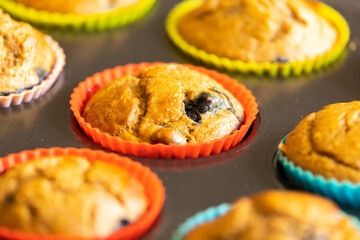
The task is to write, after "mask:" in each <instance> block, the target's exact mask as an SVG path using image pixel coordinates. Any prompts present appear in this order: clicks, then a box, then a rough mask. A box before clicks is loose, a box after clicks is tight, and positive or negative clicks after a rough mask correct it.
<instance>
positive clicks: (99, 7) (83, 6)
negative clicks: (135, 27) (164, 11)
mask: <svg viewBox="0 0 360 240" xmlns="http://www.w3.org/2000/svg"><path fill="white" fill-rule="evenodd" d="M139 1H140V0H52V1H48V0H36V1H33V0H15V2H17V3H20V4H23V5H24V6H27V7H32V8H35V9H37V10H43V11H48V12H58V13H63V14H66V13H75V14H91V13H101V12H108V11H112V10H115V9H117V8H121V7H127V6H130V5H133V4H135V3H137V2H139Z"/></svg>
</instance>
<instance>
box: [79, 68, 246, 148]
mask: <svg viewBox="0 0 360 240" xmlns="http://www.w3.org/2000/svg"><path fill="white" fill-rule="evenodd" d="M244 114H245V113H244V109H243V107H242V105H241V104H240V103H239V102H238V101H237V99H235V98H234V97H233V96H232V95H231V94H230V92H228V91H227V90H226V89H224V87H222V86H221V85H220V84H219V83H217V82H216V81H215V80H213V79H211V78H210V77H209V76H207V75H205V74H202V73H200V72H198V71H195V70H192V69H190V68H188V67H186V66H182V65H178V64H158V65H154V66H150V67H147V68H145V69H143V70H141V71H139V72H138V73H135V74H133V75H126V76H124V77H122V78H120V79H117V80H114V81H112V82H110V83H109V84H107V85H106V86H104V87H103V88H101V89H100V90H99V91H97V92H96V93H95V94H94V95H93V96H92V97H91V99H90V100H89V101H88V102H87V103H86V106H85V108H84V111H83V117H84V119H85V121H86V122H87V123H90V124H91V126H92V127H95V128H99V129H100V130H101V131H102V132H106V133H109V134H110V135H112V136H116V137H119V138H121V139H123V140H125V141H133V142H147V143H154V144H155V143H163V144H173V143H174V144H186V143H203V142H210V141H212V140H214V139H219V138H223V137H224V136H226V135H229V134H231V133H232V132H233V131H234V130H236V129H238V128H239V126H240V125H241V124H242V123H243V120H244Z"/></svg>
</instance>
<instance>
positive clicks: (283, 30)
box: [178, 0, 338, 62]
mask: <svg viewBox="0 0 360 240" xmlns="http://www.w3.org/2000/svg"><path fill="white" fill-rule="evenodd" d="M319 4H320V3H319V2H317V1H309V0H206V1H205V2H204V4H203V5H202V6H200V7H199V8H197V9H195V10H193V11H192V12H190V13H188V14H186V15H185V16H184V17H183V18H182V19H181V20H180V21H179V26H178V28H179V32H180V35H181V36H182V37H183V38H184V39H185V41H186V42H188V43H189V44H190V45H193V46H195V47H196V48H198V49H202V50H204V51H206V52H207V53H213V54H215V55H217V56H219V57H226V58H229V59H232V60H241V61H245V62H250V61H251V62H288V61H302V60H305V59H313V58H315V57H316V56H319V55H322V54H324V53H326V52H328V51H330V50H331V49H332V47H333V46H334V44H335V43H336V41H337V39H338V37H337V34H338V33H337V30H336V29H335V28H334V27H333V26H332V25H331V23H329V22H328V21H327V20H325V19H324V18H323V17H321V16H320V15H319V14H318V13H317V8H318V7H319ZM210 26H211V27H210Z"/></svg>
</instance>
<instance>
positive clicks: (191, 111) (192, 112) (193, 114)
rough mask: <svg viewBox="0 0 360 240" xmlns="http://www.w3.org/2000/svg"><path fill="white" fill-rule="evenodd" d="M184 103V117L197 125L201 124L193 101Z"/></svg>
mask: <svg viewBox="0 0 360 240" xmlns="http://www.w3.org/2000/svg"><path fill="white" fill-rule="evenodd" d="M184 103H185V112H186V116H188V117H189V118H190V119H191V120H193V121H195V122H197V123H201V115H200V114H199V113H198V112H197V110H196V105H195V103H194V102H193V101H189V102H184Z"/></svg>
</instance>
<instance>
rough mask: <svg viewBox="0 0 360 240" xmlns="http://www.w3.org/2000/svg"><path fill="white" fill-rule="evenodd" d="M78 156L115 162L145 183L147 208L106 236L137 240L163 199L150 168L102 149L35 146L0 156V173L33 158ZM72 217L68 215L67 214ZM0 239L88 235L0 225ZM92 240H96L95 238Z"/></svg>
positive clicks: (60, 239) (49, 239)
mask: <svg viewBox="0 0 360 240" xmlns="http://www.w3.org/2000/svg"><path fill="white" fill-rule="evenodd" d="M68 155H71V156H81V157H85V158H86V159H88V160H89V161H95V160H97V161H103V162H107V163H109V164H113V165H116V166H118V167H120V168H122V169H123V170H125V171H127V172H129V173H130V174H131V176H133V177H134V178H135V179H136V180H138V181H139V183H140V184H142V185H143V186H144V191H145V195H146V196H147V198H148V203H149V206H148V209H147V211H146V212H145V213H144V215H143V216H142V217H141V218H140V219H138V220H137V221H136V222H134V223H132V224H130V225H128V226H126V227H124V228H122V229H119V230H117V231H116V232H114V233H113V234H112V235H110V236H109V237H107V238H105V239H109V240H110V239H117V240H119V239H122V240H128V239H137V238H139V237H140V236H141V235H143V234H144V233H145V232H147V231H148V230H149V229H150V227H151V226H152V225H153V223H154V222H155V220H156V219H157V217H158V216H159V214H160V212H161V209H162V207H163V205H164V201H165V189H164V187H163V185H162V183H161V181H160V180H159V178H158V177H157V176H156V174H155V173H153V172H151V171H150V169H149V168H147V167H144V166H143V165H141V164H140V163H138V162H135V161H132V160H130V159H129V158H125V157H120V156H118V155H117V154H114V153H105V152H103V151H100V150H97V151H94V150H89V149H76V148H49V149H41V148H40V149H36V150H33V151H23V152H20V153H16V154H10V155H8V156H6V157H4V158H0V172H2V171H4V170H6V169H8V168H11V167H13V166H15V165H16V164H21V163H25V162H28V161H31V160H33V159H36V158H40V157H45V156H68ZM69 217H71V214H69ZM0 239H7V240H10V239H11V240H75V239H77V240H79V239H80V240H85V239H86V240H89V239H88V238H79V237H66V236H55V235H50V234H35V233H27V232H22V231H19V230H12V229H8V228H6V227H0ZM93 240H97V239H96V238H95V239H93Z"/></svg>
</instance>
